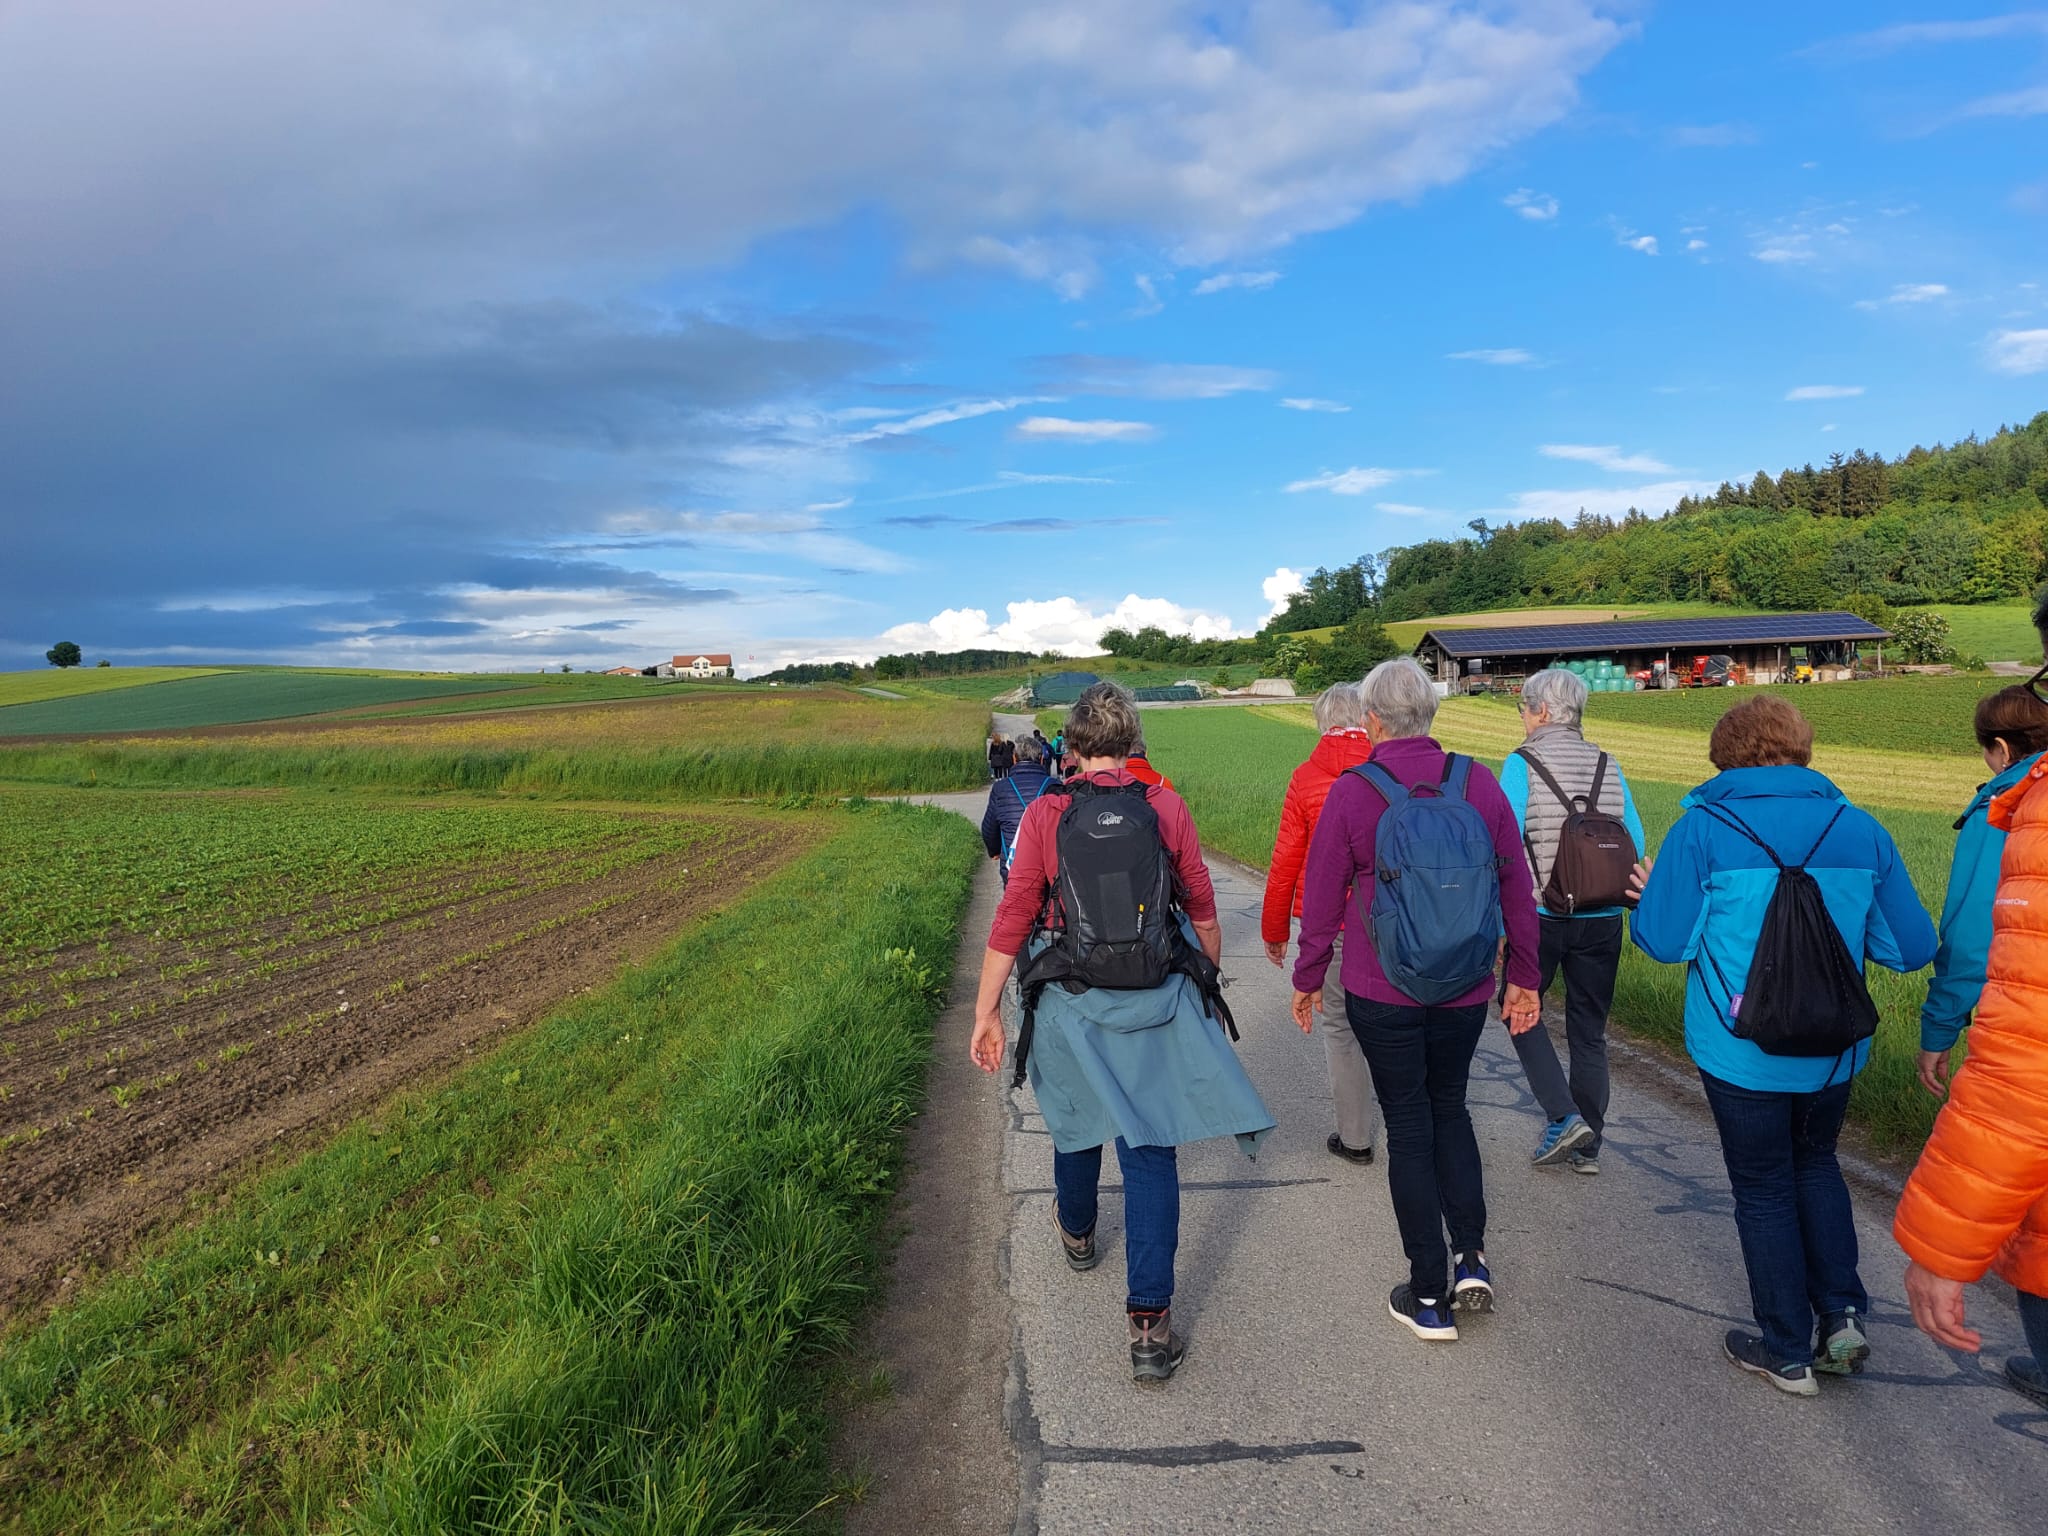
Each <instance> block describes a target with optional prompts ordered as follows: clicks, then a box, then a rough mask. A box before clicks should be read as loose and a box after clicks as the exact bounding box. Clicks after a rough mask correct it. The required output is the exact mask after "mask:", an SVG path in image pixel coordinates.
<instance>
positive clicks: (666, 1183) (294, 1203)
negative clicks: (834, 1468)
mask: <svg viewBox="0 0 2048 1536" xmlns="http://www.w3.org/2000/svg"><path fill="white" fill-rule="evenodd" d="M823 824H824V825H827V826H830V827H833V828H835V829H837V830H836V835H833V836H831V837H830V839H829V840H828V841H826V842H825V843H824V844H823V845H822V846H821V847H819V848H818V849H817V850H816V851H815V852H813V853H811V854H810V855H808V856H806V857H805V858H803V859H801V860H799V861H798V862H796V863H795V864H793V865H791V866H789V867H788V868H786V869H785V870H783V871H782V872H781V873H779V874H777V875H776V876H774V877H771V878H770V879H769V880H768V881H766V882H764V883H763V884H762V885H761V886H760V887H759V888H758V889H757V890H756V891H755V892H754V893H753V894H752V895H750V896H749V897H748V898H747V899H745V900H744V901H742V902H740V903H739V904H737V905H735V906H734V907H732V908H730V909H728V910H727V911H726V912H724V913H723V914H721V915H718V916H715V917H713V918H712V919H710V920H709V921H707V922H705V923H704V924H702V925H701V926H699V927H698V928H696V929H695V930H693V931H692V932H691V933H690V934H689V935H687V936H686V937H685V938H684V939H683V940H681V941H680V942H679V943H677V944H676V945H675V946H674V947H673V948H672V949H670V950H669V951H668V952H667V953H666V954H664V955H663V956H662V957H661V958H660V959H659V960H658V961H656V962H655V963H654V964H652V965H650V966H648V967H646V968H644V969H641V970H637V971H634V972H631V973H629V974H628V975H627V976H626V977H625V978H624V979H623V980H622V981H620V982H619V983H618V984H617V985H615V986H613V987H611V988H609V989H607V990H606V991H604V992H602V993H600V994H597V995H594V996H591V997H589V998H586V999H584V1000H582V1001H580V1002H577V1003H575V1004H573V1005H571V1006H569V1007H567V1008H565V1009H564V1010H563V1011H562V1012H560V1013H559V1014H557V1015H556V1016H554V1017H553V1018H551V1019H550V1020H548V1021H547V1022H546V1023H545V1024H543V1025H541V1026H540V1027H539V1028H538V1029H536V1030H535V1031H533V1032H532V1033H530V1034H528V1035H526V1036H524V1037H522V1038H520V1039H518V1040H515V1041H513V1042H512V1043H511V1044H509V1045H508V1046H506V1047H505V1048H503V1049H502V1050H500V1051H498V1052H496V1053H495V1054H494V1055H492V1056H491V1057H490V1058H488V1059H487V1060H484V1061H481V1062H478V1063H477V1064H475V1065H473V1066H471V1067H469V1068H467V1069H465V1070H464V1071H463V1072H462V1073H461V1074H460V1075H458V1076H457V1077H456V1078H455V1079H454V1080H453V1081H452V1082H450V1083H449V1084H448V1085H447V1086H446V1087H444V1088H441V1089H438V1090H434V1091H429V1092H421V1093H418V1094H414V1095H412V1096H410V1097H407V1098H405V1099H403V1100H401V1101H399V1102H397V1103H395V1104H393V1105H391V1106H390V1107H389V1108H388V1109H387V1110H386V1111H384V1112H382V1113H380V1114H378V1115H376V1116H374V1117H372V1118H371V1119H370V1120H368V1121H366V1122H363V1123H359V1124H358V1125H356V1126H355V1127H353V1128H351V1129H350V1130H348V1131H346V1132H344V1133H343V1134H342V1135H341V1136H339V1137H338V1138H336V1139H335V1140H334V1141H333V1142H332V1143H331V1144H329V1145H327V1146H325V1147H323V1148H321V1149H319V1150H317V1151H315V1152H313V1153H311V1154H309V1155H307V1156H305V1157H303V1158H301V1159H299V1160H298V1161H296V1162H294V1163H291V1164H289V1165H286V1166H283V1167H280V1168H278V1169H276V1170H275V1171H273V1172H271V1173H269V1174H267V1175H264V1176H261V1177H259V1178H256V1179H253V1180H251V1181H249V1182H248V1183H246V1184H245V1185H243V1186H242V1187H241V1188H239V1189H238V1190H237V1191H235V1192H234V1194H233V1196H232V1198H230V1199H229V1200H227V1201H226V1202H225V1203H224V1204H223V1205H222V1206H221V1207H220V1208H219V1209H217V1210H212V1211H209V1212H208V1213H207V1214H206V1215H204V1216H203V1218H201V1219H200V1220H198V1221H197V1222H196V1223H195V1224H193V1225H192V1226H191V1227H189V1228H188V1229H186V1230H183V1231H179V1232H177V1233H175V1234H173V1235H172V1236H170V1237H168V1238H166V1239H164V1240H162V1241H160V1242H159V1244H158V1245H157V1247H156V1249H155V1251H154V1253H153V1254H152V1255H151V1256H150V1257H148V1258H146V1259H145V1260H144V1261H143V1262H141V1263H139V1264H137V1265H136V1266H133V1267H132V1268H130V1269H129V1270H126V1271H124V1272H122V1273H120V1274H117V1275H114V1276H112V1277H110V1278H108V1279H107V1280H106V1281H105V1282H104V1283H102V1284H99V1285H97V1286H94V1287H91V1288H89V1289H88V1291H87V1293H86V1294H85V1296H84V1297H83V1298H82V1299H80V1300H78V1301H76V1302H74V1303H73V1304H71V1305H69V1306H67V1307H65V1308H63V1309H62V1310H60V1311H58V1312H57V1313H55V1314H54V1315H53V1316H51V1317H50V1318H49V1319H48V1320H46V1321H44V1322H42V1323H40V1324H39V1325H34V1326H18V1327H17V1328H16V1329H15V1330H14V1331H13V1333H12V1334H11V1335H10V1336H9V1337H7V1339H6V1340H5V1342H4V1344H0V1526H4V1527H6V1528H7V1529H10V1530H12V1529H20V1530H23V1531H27V1532H56V1531H67V1530H79V1529H85V1528H88V1527H90V1528H92V1529H98V1530H141V1529H176V1530H179V1531H181V1532H202V1533H211V1532H220V1533H227V1532H244V1531H301V1530H311V1529H320V1530H330V1529H340V1530H353V1531H362V1532H422V1533H424V1532H430V1531H431V1532H436V1533H439V1532H456V1533H466V1532H486V1531H489V1532H510V1531H542V1530H550V1531H552V1530H570V1529H574V1530H605V1531H616V1532H626V1531H633V1532H643V1531H644V1532H682V1533H706V1536H708V1533H710V1532H714V1531H716V1532H730V1531H767V1530H773V1529H782V1528H785V1527H787V1526H788V1525H790V1524H792V1523H794V1522H795V1521H796V1520H798V1519H801V1518H802V1517H803V1516H804V1515H805V1513H806V1512H807V1511H809V1510H811V1509H813V1508H814V1507H815V1506H816V1505H817V1504H818V1503H819V1502H820V1500H821V1499H824V1498H826V1497H827V1496H828V1495H829V1476H830V1474H829V1470H828V1466H827V1461H826V1447H827V1444H828V1442H829V1425H828V1424H827V1422H826V1420H825V1418H824V1416H823V1414H822V1412H821V1410H820V1406H819V1404H820V1398H821V1392H820V1382H819V1375H818V1371H819V1366H820V1362H821V1359H822V1358H823V1357H825V1356H826V1355H827V1354H828V1353H829V1352H830V1351H831V1350H832V1349H833V1348H834V1347H835V1346H836V1345H837V1344H838V1343H839V1342H840V1341H841V1340H843V1338H844V1337H845V1336H846V1333H847V1330H848V1328H849V1327H850V1325H851V1320H852V1319H853V1317H854V1315H855V1313H856V1311H857V1309H858V1307H859V1305H860V1302H861V1301H862V1299H863V1297H864V1296H865V1294H866V1293H867V1291H868V1289H869V1286H870V1281H871V1275H872V1265H871V1262H870V1261H871V1258H872V1240H873V1232H874V1225H875V1222H876V1220H877V1219H878V1217H879V1215H880V1212H881V1210H882V1203H883V1198H884V1195H885V1193H886V1191H887V1189H888V1188H889V1186H890V1183H891V1181H892V1179H893V1176H894V1171H895V1167H896V1163H897V1157H898V1148H899V1136H900V1133H901V1131H902V1128H903V1127H904V1125H905V1123H906V1122H907V1121H908V1119H909V1118H910V1116H911V1115H912V1113H913V1112H914V1110H915V1108H916V1104H917V1100H918V1095H919V1085H920V1082H921V1079H922V1072H923V1065H924V1061H925V1056H926V1052H927V1047H928V1030H929V1026H930V1022H931V1019H932V1017H933V1015H934V1013H935V1011H936V1008H937V1006H938V1000H939V997H940V995H941V993H942V992H943V990H944V988H945V985H946V983H947V979H948V978H947V969H948V966H949V965H950V961H951V956H952V953H953V944H954V933H955V929H956V927H957V924H958V921H959V917H960V913H961V910H962V907H963V904H964V900H965V896H966V891H967V887H968V880H969V878H970V874H971V871H972V869H973V867H974V866H975V865H976V863H977V862H978V860H979V856H980V850H979V845H978V843H977V840H976V839H975V837H974V834H973V831H972V829H971V828H969V827H968V826H967V825H966V823H964V822H962V821H961V820H960V819H959V818H958V817H954V816H951V815H949V814H946V813H943V812H936V811H921V810H915V809H912V808H908V807H888V808H879V807H876V808H869V809H867V810H865V811H862V812H860V813H858V814H855V815H848V816H838V817H832V818H828V819H826V820H825V822H824V823H823Z"/></svg>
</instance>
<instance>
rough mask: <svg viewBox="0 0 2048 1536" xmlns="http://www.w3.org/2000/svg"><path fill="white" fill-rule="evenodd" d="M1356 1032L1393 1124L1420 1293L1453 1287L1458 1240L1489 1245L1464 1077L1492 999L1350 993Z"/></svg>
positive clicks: (1392, 1150) (1395, 1186)
mask: <svg viewBox="0 0 2048 1536" xmlns="http://www.w3.org/2000/svg"><path fill="white" fill-rule="evenodd" d="M1344 1013H1345V1016H1346V1017H1347V1018H1349V1019H1350V1020H1351V1032H1352V1033H1353V1034H1355V1035H1357V1036H1358V1047H1359V1049H1360V1050H1362V1051H1364V1052H1365V1060H1366V1064H1367V1065H1368V1066H1369V1067H1371V1068H1372V1086H1373V1091H1374V1092H1375V1093H1376V1094H1378V1095H1379V1101H1380V1118H1381V1119H1382V1120H1384V1121H1385V1122H1386V1127H1387V1190H1388V1193H1390V1194H1391V1195H1392V1196H1393V1197H1394V1221H1395V1224H1396V1225H1398V1226H1399V1227H1400V1229H1401V1249H1402V1251H1403V1252H1404V1253H1406V1254H1407V1255H1408V1283H1409V1284H1410V1285H1412V1286H1413V1287H1414V1288H1415V1294H1416V1295H1417V1296H1423V1297H1428V1298H1431V1299H1439V1300H1440V1299H1441V1298H1443V1297H1445V1296H1448V1295H1449V1294H1450V1279H1451V1276H1450V1256H1449V1254H1447V1253H1446V1252H1445V1251H1444V1228H1445V1226H1446V1225H1448V1226H1449V1227H1450V1229H1451V1247H1452V1249H1454V1250H1455V1251H1457V1252H1459V1253H1469V1252H1471V1251H1473V1250H1475V1249H1478V1248H1483V1247H1485V1246H1486V1182H1485V1177H1484V1175H1483V1174H1482V1172H1481V1170H1480V1166H1479V1141H1478V1139H1477V1138H1476V1137H1475V1136H1474V1135H1473V1134H1472V1112H1471V1110H1469V1109H1467V1108H1466V1106H1465V1085H1466V1083H1467V1081H1468V1080H1469V1079H1470V1078H1471V1075H1472V1053H1473V1052H1474V1051H1475V1050H1477V1049H1478V1048H1479V1033H1480V1031H1481V1030H1482V1029H1484V1028H1485V1027H1486V1004H1484V1003H1473V1004H1471V1005H1469V1006H1467V1007H1464V1008H1424V1007H1421V1006H1420V1005H1415V1004H1411V1005H1408V1006H1402V1005H1400V1004H1397V1003H1376V1002H1374V1001H1373V1000H1372V999H1371V998H1366V997H1354V996H1352V995H1351V994H1350V993H1348V992H1347V993H1346V994H1345V996H1344Z"/></svg>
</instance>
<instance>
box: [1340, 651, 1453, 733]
mask: <svg viewBox="0 0 2048 1536" xmlns="http://www.w3.org/2000/svg"><path fill="white" fill-rule="evenodd" d="M1358 702H1359V705H1360V706H1361V708H1363V710H1364V711H1365V713H1366V714H1369V715H1378V716H1379V717H1380V729H1382V730H1383V731H1385V732H1386V733H1387V735H1388V736H1390V737H1400V736H1427V735H1428V734H1429V727H1430V722H1431V721H1433V720H1435V719H1436V684H1435V683H1432V682H1431V681H1430V680H1429V674H1428V673H1427V672H1425V671H1423V670H1422V666H1421V663H1419V662H1417V661H1416V659H1415V658H1414V657H1413V656H1396V657H1395V658H1394V659H1393V660H1392V661H1383V662H1381V663H1380V664H1379V665H1378V666H1376V667H1374V668H1373V669H1372V670H1371V671H1370V672H1368V673H1366V674H1365V681H1364V682H1362V683H1360V684H1359V685H1358Z"/></svg>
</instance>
